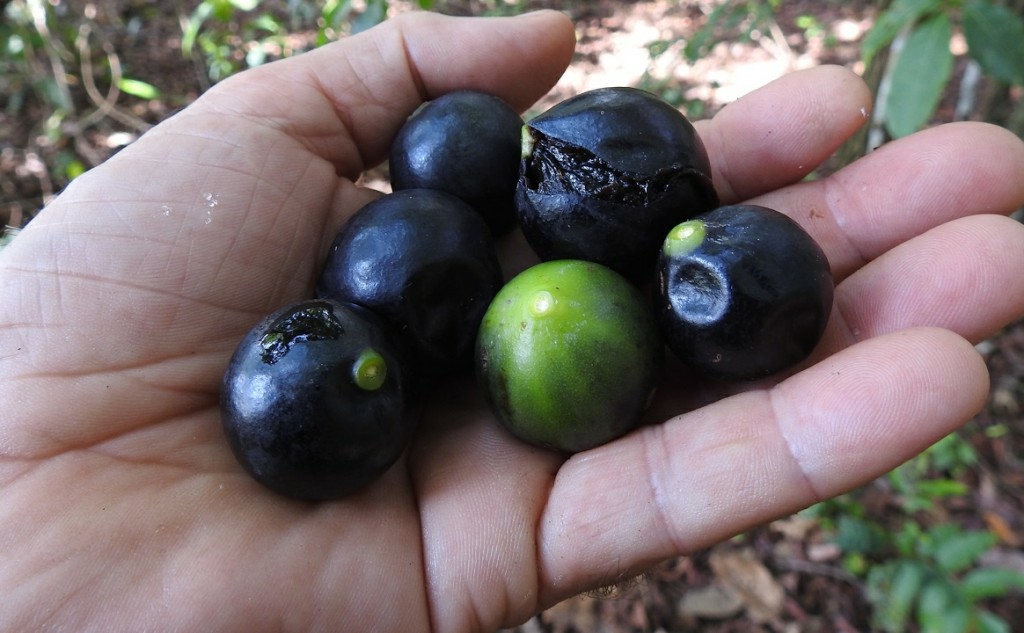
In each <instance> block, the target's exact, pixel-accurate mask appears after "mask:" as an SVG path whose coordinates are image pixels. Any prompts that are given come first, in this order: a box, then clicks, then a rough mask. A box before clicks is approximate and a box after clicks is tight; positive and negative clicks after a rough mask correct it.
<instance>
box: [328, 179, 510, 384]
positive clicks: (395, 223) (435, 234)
mask: <svg viewBox="0 0 1024 633" xmlns="http://www.w3.org/2000/svg"><path fill="white" fill-rule="evenodd" d="M501 283H502V272H501V266H500V264H499V263H498V256H497V253H496V251H495V247H494V240H493V237H492V235H491V233H490V232H489V231H488V229H487V225H486V224H485V223H484V221H483V219H482V218H481V217H480V216H479V215H478V214H477V213H475V212H474V211H473V210H472V209H471V208H470V207H469V206H468V205H467V204H466V203H465V202H463V201H461V200H459V199H458V198H456V197H454V196H452V195H450V194H446V193H444V192H441V191H432V190H429V189H408V190H403V191H396V192H394V193H391V194H388V195H386V196H383V197H381V198H378V199H377V200H374V201H373V202H371V203H369V204H367V205H366V206H365V207H363V208H361V209H360V210H359V211H357V212H356V213H355V214H354V215H353V216H352V218H350V219H349V221H348V222H347V223H346V224H345V225H344V226H343V227H342V228H341V230H340V231H339V232H338V235H337V236H336V237H335V240H334V242H333V244H332V246H331V249H330V252H329V253H328V256H327V261H326V263H325V264H324V268H323V271H322V272H321V274H320V278H319V280H318V282H317V288H316V293H317V296H319V297H327V298H331V299H335V300H337V301H348V302H351V303H355V304H358V305H361V306H363V307H366V308H369V309H370V310H372V311H373V312H375V313H377V314H378V315H380V316H381V317H382V318H384V320H385V321H386V322H387V323H388V324H389V325H391V326H392V327H393V328H394V329H395V330H396V331H398V333H399V335H401V336H402V337H403V338H404V339H405V340H406V345H407V346H408V347H409V348H410V349H411V350H412V351H413V352H414V354H415V355H416V358H417V361H418V362H419V364H420V365H421V367H422V370H423V372H424V373H428V374H430V375H442V374H447V373H450V372H453V371H457V370H460V369H468V368H469V367H470V366H471V364H472V363H471V361H472V352H473V343H474V341H475V340H476V330H477V327H479V324H480V319H481V318H483V314H484V311H485V310H486V309H487V306H488V304H489V303H490V301H491V299H492V298H493V297H494V294H495V293H496V292H498V289H499V288H500V287H501Z"/></svg>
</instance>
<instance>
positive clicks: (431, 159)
mask: <svg viewBox="0 0 1024 633" xmlns="http://www.w3.org/2000/svg"><path fill="white" fill-rule="evenodd" d="M522 125H523V119H522V117H520V116H519V114H518V113H517V112H516V111H515V110H513V109H512V107H511V106H510V105H508V104H507V103H505V102H504V101H502V100H501V99H500V98H498V97H495V96H493V95H489V94H485V93H481V92H475V91H471V90H460V91H456V92H451V93H448V94H445V95H442V96H440V97H438V98H437V99H434V100H433V101H430V102H428V103H426V104H425V105H423V106H422V107H421V108H420V109H419V110H417V111H416V112H414V113H413V115H412V116H410V117H409V119H407V120H406V122H405V124H404V125H403V126H402V128H401V129H400V130H399V132H398V135H397V136H396V137H395V140H394V141H393V142H392V144H391V152H390V155H389V158H388V164H389V170H390V176H391V186H392V189H393V190H396V191H397V190H401V189H434V190H437V191H444V192H447V193H450V194H452V195H454V196H456V197H458V198H460V199H461V200H463V201H465V202H466V203H467V204H469V205H470V206H471V207H473V208H474V209H476V211H477V212H478V213H479V214H480V215H481V216H482V217H483V218H484V220H485V221H486V222H487V224H488V226H489V227H490V228H491V231H492V232H493V233H494V235H501V234H504V233H507V232H508V231H510V230H511V229H512V228H513V227H514V226H515V224H516V214H515V207H514V202H513V201H514V198H515V189H516V179H517V177H518V175H519V153H520V148H519V137H520V128H521V127H522Z"/></svg>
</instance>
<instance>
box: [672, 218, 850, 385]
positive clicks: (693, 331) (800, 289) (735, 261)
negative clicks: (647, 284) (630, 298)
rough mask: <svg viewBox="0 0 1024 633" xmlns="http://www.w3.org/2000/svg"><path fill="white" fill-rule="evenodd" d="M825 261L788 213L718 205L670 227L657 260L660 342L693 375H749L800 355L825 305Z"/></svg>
mask: <svg viewBox="0 0 1024 633" xmlns="http://www.w3.org/2000/svg"><path fill="white" fill-rule="evenodd" d="M832 295H833V282H832V275H831V272H830V269H829V263H828V259H827V258H826V257H825V254H824V252H822V250H821V248H820V247H819V246H818V244H817V243H816V242H815V241H814V239H813V238H811V236H810V235H808V234H807V232H806V231H804V230H803V228H802V227H801V226H800V225H799V224H797V223H796V222H795V221H793V220H792V219H790V218H788V217H787V216H785V215H783V214H782V213H779V212H777V211H774V210H772V209H768V208H765V207H760V206H754V205H735V206H728V207H721V208H719V209H715V210H714V211H711V212H709V213H706V214H703V215H701V216H698V217H697V218H694V219H692V220H689V221H687V222H684V223H682V224H680V225H678V226H677V227H675V228H673V229H672V230H671V231H670V232H669V234H668V236H667V238H666V239H665V241H664V244H663V246H662V249H661V252H660V255H659V261H658V280H657V305H658V313H659V318H660V321H661V325H662V330H663V332H664V334H665V338H666V342H667V343H668V346H669V347H670V348H671V349H672V350H673V351H674V352H675V353H676V355H677V356H678V357H679V358H680V359H681V360H682V361H683V362H684V363H685V364H687V365H689V366H690V367H692V368H693V369H695V370H697V371H698V372H700V373H702V374H705V375H708V376H711V377H715V378H719V379H725V380H749V379H754V378H761V377H764V376H768V375H770V374H774V373H776V372H779V371H782V370H784V369H786V368H788V367H791V366H793V365H795V364H796V363H799V362H800V361H802V360H803V359H805V358H806V357H807V356H808V355H809V354H810V353H811V351H812V350H813V349H814V346H815V345H816V344H817V343H818V341H819V340H820V338H821V336H822V334H823V332H824V330H825V325H826V323H827V322H828V317H829V313H830V312H831V310H832Z"/></svg>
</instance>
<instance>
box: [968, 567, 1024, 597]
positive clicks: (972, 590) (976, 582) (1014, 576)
mask: <svg viewBox="0 0 1024 633" xmlns="http://www.w3.org/2000/svg"><path fill="white" fill-rule="evenodd" d="M1012 589H1024V574H1022V573H1020V572H1019V571H1014V570H1012V569H1001V568H999V567H981V568H978V569H972V570H971V571H969V572H968V573H967V574H966V575H964V579H963V581H961V583H960V590H961V591H962V592H963V593H964V596H966V597H967V599H968V600H970V601H971V602H977V601H978V600H984V599H986V598H999V597H1002V596H1005V595H1006V594H1007V593H1009V592H1010V590H1012Z"/></svg>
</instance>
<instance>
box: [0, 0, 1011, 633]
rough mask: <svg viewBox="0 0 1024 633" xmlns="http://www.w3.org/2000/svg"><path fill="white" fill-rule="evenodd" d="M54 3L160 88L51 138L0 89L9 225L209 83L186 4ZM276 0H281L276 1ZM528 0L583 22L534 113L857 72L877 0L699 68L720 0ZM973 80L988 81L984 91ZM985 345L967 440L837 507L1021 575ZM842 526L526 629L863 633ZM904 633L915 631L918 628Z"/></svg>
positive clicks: (1003, 384) (443, 6)
mask: <svg viewBox="0 0 1024 633" xmlns="http://www.w3.org/2000/svg"><path fill="white" fill-rule="evenodd" d="M56 4H57V5H60V6H62V7H63V8H64V11H65V15H64V19H66V20H68V21H75V20H78V22H79V23H84V24H88V25H89V26H90V28H91V30H92V35H91V37H92V38H93V40H91V41H92V42H93V44H92V45H93V46H96V47H97V48H98V50H99V51H100V52H99V53H98V54H97V60H94V61H96V63H99V61H100V60H101V59H102V58H103V57H104V56H106V58H107V60H108V61H109V60H111V59H116V60H117V61H118V63H119V64H120V66H121V67H122V68H123V70H124V72H125V73H130V76H131V77H132V78H135V79H139V80H142V81H145V82H147V83H149V84H151V85H153V86H155V87H156V88H158V89H159V91H160V95H161V96H160V97H158V98H150V99H140V98H135V97H131V96H128V95H121V96H120V97H119V99H118V101H117V102H116V103H114V104H108V105H112V106H113V107H108V108H107V109H106V110H105V111H103V112H100V114H96V113H97V112H98V111H99V108H102V107H103V103H102V101H103V98H102V95H100V98H99V100H97V96H96V95H94V94H89V90H87V88H88V86H83V85H72V86H71V95H72V97H73V106H74V108H73V110H72V111H71V112H68V113H65V114H64V119H63V120H62V121H61V122H60V123H59V125H58V130H57V133H56V134H54V133H52V130H51V131H50V132H47V131H46V130H47V125H48V121H50V122H52V117H53V113H52V112H51V111H49V110H48V109H47V108H46V104H45V102H44V100H43V99H39V98H33V97H32V96H31V94H29V96H28V97H27V98H26V99H25V101H24V102H23V103H21V104H19V105H18V107H15V104H12V103H10V101H8V100H7V97H5V96H3V95H2V94H0V106H3V107H0V225H3V224H11V225H15V226H17V225H21V224H23V223H24V222H25V221H27V220H28V219H29V218H30V217H31V216H32V215H33V214H34V213H35V212H36V210H37V209H38V208H40V207H41V206H42V204H43V203H44V201H45V200H47V199H49V198H50V197H51V196H53V195H54V194H55V193H57V192H59V190H60V188H61V186H63V183H62V175H61V174H60V173H59V170H55V169H54V166H55V164H61V165H64V164H75V161H77V162H78V163H80V164H81V165H82V166H83V167H86V168H88V167H91V166H93V165H95V164H98V163H100V162H102V161H103V160H105V159H106V158H107V157H109V156H110V155H111V154H113V153H114V152H116V151H117V150H118V149H120V148H121V147H123V146H124V145H125V144H127V143H130V142H131V141H132V140H134V139H135V138H137V136H138V135H139V134H141V133H143V132H144V131H145V130H146V129H148V127H150V126H151V125H154V124H156V123H158V122H159V121H160V120H162V119H164V118H166V117H167V116H169V115H171V114H173V113H174V112H175V111H177V110H178V109H180V108H182V107H184V106H185V105H187V104H188V103H189V102H191V101H192V100H193V99H195V98H196V96H198V95H199V94H201V93H202V91H203V90H205V89H206V88H207V87H209V84H210V80H209V77H208V76H207V75H206V72H205V70H206V68H205V66H204V65H203V64H202V63H200V62H197V60H196V59H188V58H186V57H185V56H183V55H182V52H181V37H182V24H183V21H185V20H187V16H188V15H189V13H190V12H191V7H193V6H194V5H195V3H194V2H193V3H185V2H168V3H152V4H151V5H148V6H146V8H145V11H146V13H145V15H146V16H147V17H146V19H145V20H144V21H142V22H141V23H140V22H139V21H137V20H133V19H132V15H133V12H134V11H136V10H138V9H139V7H140V6H143V5H147V3H139V2H133V1H132V0H95V1H94V2H88V3H86V2H82V1H73V2H57V3H56ZM264 4H265V5H268V4H269V5H273V4H274V3H264ZM277 4H278V5H279V6H280V7H284V6H285V3H284V2H283V1H282V2H279V3H277ZM408 4H412V3H402V2H392V11H396V10H406V7H407V5H408ZM509 4H510V3H504V4H503V2H501V1H500V0H499V1H497V2H495V0H491V1H490V2H484V1H463V2H456V1H448V2H445V1H439V2H436V3H435V5H436V7H437V8H438V9H439V10H442V11H444V12H448V13H455V14H475V13H480V12H490V13H494V12H498V11H499V9H500V8H501V7H502V6H507V5H509ZM751 4H755V3H751ZM186 5H188V6H187V7H186ZM519 5H520V8H522V7H523V6H525V8H527V9H530V8H537V7H551V8H556V9H560V10H563V11H565V12H566V13H568V14H569V15H570V16H571V17H572V18H573V19H574V20H575V22H576V25H577V34H578V41H579V44H578V47H577V53H576V58H575V60H574V62H573V64H572V66H571V67H570V68H569V70H568V71H567V72H566V73H565V75H564V76H563V77H562V80H561V81H560V82H559V83H558V85H557V86H556V87H555V88H554V89H553V90H552V91H551V92H550V93H549V94H548V95H547V96H546V97H545V98H544V99H543V100H542V101H541V102H539V103H538V104H537V105H536V106H535V107H534V110H535V111H540V110H542V109H544V108H546V107H547V106H549V105H552V104H553V103H555V102H557V101H559V100H561V99H564V98H566V97H568V96H570V95H572V94H575V93H578V92H581V91H583V90H587V89H589V88H594V87H599V86H608V85H634V86H640V87H644V88H647V89H649V90H652V91H655V92H658V93H659V94H662V95H663V96H665V97H666V98H669V99H671V100H672V101H673V102H675V103H677V104H678V105H679V106H680V107H681V108H683V109H684V110H685V111H686V112H687V114H688V115H690V116H691V117H693V118H701V117H707V116H712V115H714V113H715V112H717V111H718V110H719V109H721V108H722V107H724V106H726V105H728V104H729V103H730V102H732V101H734V100H735V99H737V98H738V97H739V96H741V95H743V94H745V93H747V92H750V91H751V90H754V89H756V88H757V87H759V86H761V85H764V84H766V83H768V82H769V81H771V80H773V79H775V78H777V77H780V76H781V75H783V74H786V73H789V72H793V71H796V70H799V69H801V68H806V67H810V66H814V65H819V64H823V63H830V64H840V65H844V66H847V67H849V68H851V69H853V70H855V71H857V72H862V71H863V70H864V69H863V66H862V64H861V62H860V43H861V41H862V39H863V37H864V35H865V34H866V32H867V31H868V30H869V29H870V27H871V25H872V24H873V21H874V19H875V18H876V17H877V11H876V10H875V9H874V3H870V2H863V1H860V0H855V1H852V2H810V1H804V0H799V1H783V2H781V4H780V5H779V7H778V8H777V10H776V11H775V13H774V15H773V17H772V18H771V19H770V20H769V21H768V22H766V23H765V25H764V28H757V29H753V30H752V32H751V29H749V26H750V23H749V21H748V22H741V23H740V24H739V25H737V26H735V27H734V28H733V29H731V30H726V31H723V32H720V33H717V34H716V35H717V39H721V41H720V42H718V43H714V44H713V45H712V46H710V47H709V49H708V50H707V52H706V53H705V54H704V55H702V56H701V58H700V59H699V60H697V61H695V62H693V63H690V62H687V61H685V60H684V59H683V57H682V53H681V49H682V47H683V46H684V45H685V44H686V42H687V41H690V40H691V39H692V38H693V37H695V36H696V34H698V33H699V32H700V29H702V28H703V27H705V26H706V25H707V19H708V14H709V13H710V11H711V9H712V8H713V7H714V6H716V3H713V2H710V1H708V0H693V1H678V2H677V1H671V0H652V1H639V0H637V1H627V0H594V1H582V0H577V1H565V2H561V1H558V0H538V1H536V2H520V3H519ZM282 11H283V9H282ZM293 37H295V38H296V46H298V47H301V46H302V45H303V43H308V42H309V41H310V40H311V38H312V37H313V34H312V33H301V32H299V33H296V34H294V36H293ZM71 52H72V53H73V52H74V51H71ZM79 52H81V51H79ZM964 64H965V58H964V56H963V55H959V56H958V58H957V62H956V66H955V70H954V81H953V82H951V84H950V89H949V91H948V93H947V95H946V96H945V98H944V100H943V102H942V105H941V106H940V108H939V111H938V113H937V114H936V118H935V121H934V122H935V123H943V122H946V121H949V120H952V118H953V117H954V114H953V112H954V104H955V103H956V100H957V97H958V94H957V87H958V84H957V81H956V80H957V79H958V78H959V76H960V74H961V73H962V71H963V68H964ZM39 70H40V72H43V73H45V72H47V71H48V70H49V69H45V68H44V69H39ZM101 88H103V90H104V91H105V90H106V89H107V88H108V87H103V86H101ZM980 90H981V91H982V92H984V90H985V86H984V85H983V86H982V87H981V88H980ZM103 94H109V93H106V92H103ZM968 116H969V117H976V116H977V115H975V114H973V113H968ZM832 168H833V167H832V166H831V165H830V164H829V163H826V165H825V166H823V167H822V169H821V170H819V172H818V174H817V175H818V176H819V177H821V176H825V175H827V174H828V172H829V171H830V169H832ZM55 174H56V175H55ZM375 177H376V178H377V179H378V184H381V185H382V186H386V182H382V179H383V178H386V172H381V171H378V172H376V176H375ZM978 349H979V351H980V352H981V353H982V354H983V356H984V357H985V359H986V362H987V363H988V366H989V369H990V371H991V377H992V390H991V395H990V397H989V399H988V402H987V404H986V406H985V409H984V411H983V412H981V414H979V415H978V416H977V418H976V419H974V420H972V421H971V422H970V423H969V424H968V425H967V426H966V427H965V428H964V429H963V430H962V431H961V432H959V433H958V434H957V438H956V443H955V445H954V448H955V449H956V450H954V451H952V452H950V451H947V453H950V454H951V455H952V456H951V457H950V456H949V455H947V456H946V458H945V459H940V458H939V457H935V458H932V459H930V460H929V461H927V462H926V463H924V462H922V463H921V464H919V465H920V468H919V469H918V470H917V471H916V472H915V473H913V474H906V473H905V474H904V476H903V477H885V478H880V479H879V480H877V481H875V482H873V483H872V484H869V485H868V486H866V487H865V488H863V489H862V490H859V491H857V492H856V493H854V494H853V495H851V496H849V497H848V499H847V500H846V501H845V502H844V503H845V504H846V505H845V506H843V508H845V511H848V512H852V513H855V514H856V515H857V516H858V519H859V520H860V523H859V524H861V525H869V526H875V527H878V528H880V529H882V530H885V531H889V532H891V533H897V532H900V531H901V530H903V531H905V527H906V525H907V524H913V525H916V526H920V527H921V528H922V529H923V530H925V531H927V529H928V528H929V527H931V526H935V525H939V524H945V523H949V524H955V525H957V526H959V528H960V529H963V530H965V531H971V530H987V531H988V532H989V533H991V534H992V536H993V545H992V546H991V547H990V548H989V549H987V550H986V551H985V552H984V553H983V554H981V555H979V556H978V557H977V560H974V561H972V563H973V565H974V566H976V567H985V566H988V565H999V566H1004V567H1009V568H1013V569H1017V570H1018V571H1021V572H1022V573H1024V553H1022V550H1021V548H1022V546H1024V413H1022V406H1024V324H1022V323H1017V324H1013V325H1011V326H1010V327H1007V328H1006V329H1005V330H1003V331H1001V332H999V333H996V334H995V335H993V336H992V337H991V338H990V339H988V340H986V341H984V342H983V343H981V344H980V345H979V346H978ZM908 477H909V478H910V479H911V480H912V481H911V483H910V485H909V487H908V485H907V478H908ZM922 482H924V483H928V482H932V484H934V483H935V482H947V483H949V486H952V487H953V488H954V489H956V491H955V493H950V492H948V488H947V489H946V490H947V492H945V493H941V494H940V493H935V494H934V495H933V496H932V497H931V498H930V499H929V500H928V502H927V503H921V504H918V505H917V506H911V505H909V504H908V496H911V495H913V494H923V492H922V491H924V490H934V485H933V487H932V488H928V487H927V486H921V485H917V487H916V488H915V487H914V485H915V484H921V483H922ZM957 486H959V488H957ZM841 523H842V521H841V520H840V521H836V520H835V518H834V517H832V518H831V519H827V520H826V519H823V518H821V516H820V515H817V514H814V513H802V514H799V515H795V516H792V517H789V518H785V519H781V520H779V521H775V522H773V523H770V524H768V525H764V526H760V527H758V528H756V529H754V530H751V531H750V532H748V533H746V534H743V535H740V536H738V537H737V538H735V539H732V540H730V541H728V542H726V543H722V544H720V545H718V546H715V547H712V548H710V549H709V550H706V551H701V552H697V553H694V554H692V555H690V556H686V557H680V558H678V559H673V560H670V561H667V562H665V563H663V564H661V565H659V566H657V567H656V568H654V569H652V570H650V571H649V572H648V573H647V574H644V575H643V576H641V577H639V578H635V579H629V580H624V582H623V583H621V584H620V585H618V586H616V587H612V588H609V589H608V590H606V591H602V592H596V593H593V594H588V595H585V596H580V597H577V598H574V599H571V600H568V601H566V602H564V603H562V604H559V605H557V606H556V607H554V608H552V609H550V610H548V611H546V612H544V613H542V614H540V615H538V616H537V617H536V618H534V619H532V620H531V621H530V622H528V623H526V624H524V625H522V626H521V627H519V628H518V629H516V631H517V632H519V633H536V632H547V633H572V632H578V633H626V632H630V633H633V632H659V631H664V632H679V631H704V632H707V633H748V632H761V631H764V632H772V633H776V632H778V633H782V632H786V633H789V632H817V631H822V632H824V631H840V632H843V631H867V630H871V628H872V624H871V622H872V620H871V617H872V604H873V603H872V599H871V596H870V595H869V594H870V590H869V587H868V581H867V578H866V570H867V569H868V568H869V567H870V561H869V560H867V558H865V556H862V557H861V558H858V557H857V556H854V555H853V554H855V553H856V552H851V551H849V543H848V541H847V542H845V543H844V541H843V539H842V538H840V536H841V531H842V528H841V526H837V525H838V524H841ZM900 555H902V556H907V554H906V553H905V552H904V553H902V554H900ZM858 561H859V563H858ZM876 563H877V561H876ZM858 564H859V565H860V566H859V567H858ZM984 606H985V608H987V609H988V610H990V611H991V612H993V613H997V614H999V615H1000V616H1001V617H1002V618H1003V619H1004V620H1006V621H1007V622H1010V623H1013V624H1014V625H1015V626H1019V627H1020V628H1014V629H1013V630H1024V594H1022V593H1020V592H1016V593H1014V592H1011V593H1010V594H1009V595H1007V596H1004V597H1002V598H999V599H994V600H990V601H987V602H985V604H984ZM908 630H911V631H912V630H916V629H914V628H913V626H912V625H908Z"/></svg>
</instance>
